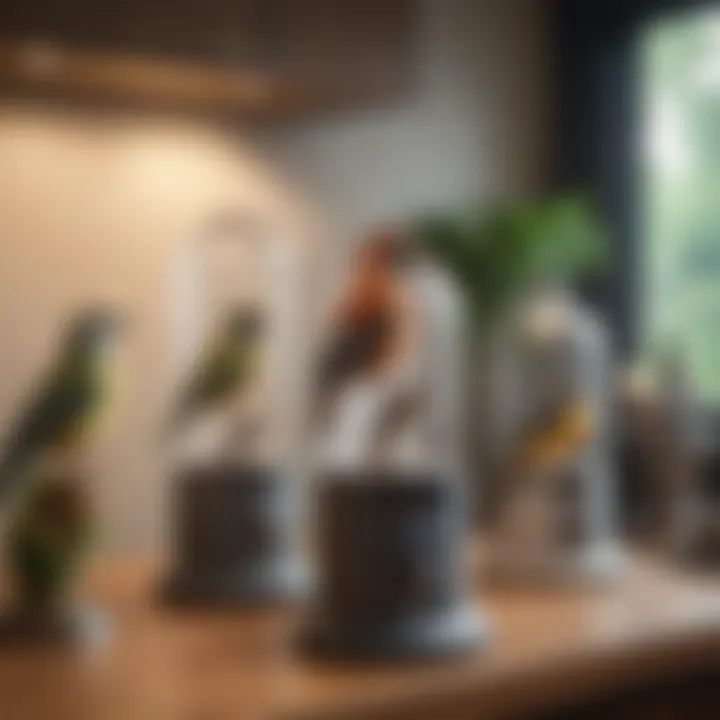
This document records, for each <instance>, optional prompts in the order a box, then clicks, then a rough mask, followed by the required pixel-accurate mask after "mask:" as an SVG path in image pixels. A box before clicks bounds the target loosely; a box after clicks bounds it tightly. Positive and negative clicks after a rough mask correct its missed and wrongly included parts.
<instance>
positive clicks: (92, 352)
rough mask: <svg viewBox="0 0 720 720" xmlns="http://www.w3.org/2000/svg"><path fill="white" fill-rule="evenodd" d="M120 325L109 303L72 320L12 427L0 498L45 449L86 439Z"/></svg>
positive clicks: (0, 465) (0, 466)
mask: <svg viewBox="0 0 720 720" xmlns="http://www.w3.org/2000/svg"><path fill="white" fill-rule="evenodd" d="M120 325H121V322H120V318H119V316H118V315H117V313H114V312H112V311H111V310H109V309H105V308H102V309H100V308H95V309H91V310H88V311H84V312H83V313H81V314H80V315H78V316H77V317H76V318H75V319H74V320H73V321H72V322H71V323H70V326H69V327H68V329H67V331H66V333H65V334H64V336H63V338H62V339H61V350H60V353H59V358H58V360H57V361H56V363H55V366H54V367H53V369H52V370H51V371H50V373H49V374H48V375H47V377H46V378H45V380H44V381H43V382H42V384H41V385H40V387H39V389H38V390H37V391H36V392H35V393H34V394H33V396H32V399H31V401H30V402H29V404H28V406H27V407H26V409H25V411H24V412H23V413H22V414H20V420H19V421H18V422H17V423H16V425H15V427H14V429H13V430H12V431H11V432H10V433H9V436H8V438H9V439H8V441H7V446H6V448H5V453H4V456H3V458H2V460H0V502H2V500H4V499H5V498H6V497H7V496H8V495H9V494H10V493H12V492H13V491H14V490H15V489H16V488H17V487H18V486H21V485H22V483H23V482H24V481H25V479H26V478H27V477H28V475H29V474H30V469H31V467H32V464H33V462H34V461H35V460H36V459H37V458H38V457H39V456H40V454H41V453H42V452H43V451H45V450H48V449H51V448H62V447H67V446H70V445H75V444H79V443H81V442H82V441H83V440H84V439H85V436H86V432H87V431H88V430H89V429H90V424H91V421H92V420H93V419H94V418H95V416H96V414H97V413H98V412H99V411H100V410H102V409H103V405H104V400H105V397H106V390H107V389H108V388H107V380H108V377H107V375H108V373H107V368H106V366H105V360H106V359H107V355H106V352H105V350H106V349H107V347H108V345H109V343H110V341H112V340H114V339H115V337H116V335H117V331H118V330H119V328H120Z"/></svg>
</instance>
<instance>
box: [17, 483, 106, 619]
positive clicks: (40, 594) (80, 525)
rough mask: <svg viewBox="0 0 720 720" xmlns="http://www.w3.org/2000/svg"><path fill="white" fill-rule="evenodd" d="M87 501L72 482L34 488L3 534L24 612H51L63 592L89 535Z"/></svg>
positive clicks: (91, 534) (81, 491)
mask: <svg viewBox="0 0 720 720" xmlns="http://www.w3.org/2000/svg"><path fill="white" fill-rule="evenodd" d="M91 518H92V513H91V509H90V503H89V498H88V497H87V495H86V493H85V492H84V491H83V488H82V485H81V484H79V483H77V482H76V481H73V480H71V479H69V478H68V479H56V480H53V481H45V482H41V483H38V484H37V485H36V486H35V487H34V488H33V490H32V491H31V493H30V496H29V497H28V499H27V501H26V503H25V505H24V507H23V509H22V511H21V512H20V513H18V515H17V517H16V518H15V520H14V522H13V523H12V524H11V527H10V532H9V535H8V559H9V569H10V571H11V573H12V578H13V581H14V585H15V590H16V593H17V594H18V596H19V597H18V599H20V600H22V601H23V603H24V604H25V606H26V607H30V608H45V607H53V606H54V604H55V603H56V601H58V600H60V599H61V598H62V597H63V596H64V594H65V593H66V592H67V590H68V587H69V585H70V583H71V581H72V579H73V578H74V576H75V571H76V570H77V569H78V568H79V566H80V564H81V561H82V559H83V558H84V556H85V554H86V553H87V552H88V551H89V549H90V547H91V544H92V539H93V535H94V528H93V524H92V521H91Z"/></svg>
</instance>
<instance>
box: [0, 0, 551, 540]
mask: <svg viewBox="0 0 720 720" xmlns="http://www.w3.org/2000/svg"><path fill="white" fill-rule="evenodd" d="M549 20H550V18H549V14H548V8H547V7H546V6H544V4H543V3H539V2H535V1H534V0H512V2H505V3H502V4H498V3H495V2H492V1H491V0H488V1H487V2H463V1H462V0H449V1H447V0H445V1H443V2H433V1H429V2H424V1H417V2H415V1H413V0H409V1H399V0H392V2H385V1H372V2H362V3H360V2H352V1H347V0H344V1H342V2H337V1H335V0H325V1H323V0H312V2H307V3H306V2H303V3H295V2H278V1H270V0H262V1H258V0H254V1H248V2H246V1H243V2H226V1H225V0H212V2H209V3H193V2H183V3H181V4H178V3H177V2H172V3H169V2H164V1H163V0H154V1H153V2H150V3H147V2H137V3H129V4H128V3H124V4H122V6H121V5H119V4H110V3H89V2H87V3H86V2H81V1H79V0H74V1H73V2H71V3H62V4H59V3H55V2H52V1H50V0H47V1H46V0H31V1H30V2H26V1H24V0H23V2H19V1H18V2H14V0H6V2H4V3H3V23H2V52H1V53H0V75H1V76H2V88H3V93H2V106H1V107H0V167H1V168H2V171H1V174H2V179H1V180H0V235H1V236H2V238H3V239H2V243H1V244H0V347H2V348H3V350H2V373H1V374H0V421H4V423H3V426H6V424H5V423H6V422H7V421H8V420H9V418H10V417H12V414H13V412H16V411H17V407H18V402H19V401H20V399H21V398H22V397H23V395H24V394H27V392H28V391H29V389H30V388H32V386H33V384H34V383H35V382H36V379H37V377H38V374H39V373H40V372H41V371H42V369H44V368H45V367H46V366H47V365H48V362H49V361H50V358H51V355H52V352H53V351H54V348H55V344H56V342H57V331H58V329H59V328H60V326H61V325H62V323H63V321H64V320H65V319H66V318H67V317H68V316H69V314H71V313H72V312H73V310H74V309H76V308H77V306H78V305H80V304H83V303H87V302H88V301H93V300H98V299H100V300H110V301H113V302H117V303H119V304H121V305H123V306H126V307H127V309H128V310H129V312H130V314H131V316H132V318H133V327H132V332H131V336H130V340H129V342H128V343H126V344H125V347H124V349H123V370H122V374H123V382H124V383H125V384H126V385H127V387H126V391H127V392H126V393H124V394H123V401H122V402H123V407H122V408H121V411H119V414H120V415H121V417H119V418H118V422H117V428H116V431H115V432H113V433H109V434H108V439H107V443H108V444H109V446H108V447H107V448H104V449H103V458H104V460H103V462H104V471H103V473H102V474H101V477H100V478H99V479H98V482H97V483H96V484H95V485H94V487H93V492H95V493H96V495H97V497H96V501H97V503H98V507H99V512H100V513H101V515H102V517H103V521H104V522H105V523H106V530H105V536H106V537H105V542H106V545H107V548H108V550H112V551H128V550H139V549H142V550H147V549H153V548H156V547H157V544H158V542H159V539H160V538H161V537H162V534H163V530H162V524H163V522H164V520H163V518H164V507H163V505H164V500H163V497H164V495H163V487H162V484H161V482H160V478H161V477H162V459H161V457H159V449H158V447H157V443H156V442H155V438H154V436H153V428H157V427H158V426H159V425H158V424H159V422H160V421H161V418H162V413H163V411H164V409H165V398H166V394H167V391H168V389H169V388H170V386H171V384H172V378H171V377H169V376H168V373H167V368H168V362H169V361H168V342H169V340H168V330H167V320H168V302H169V301H168V278H169V270H168V268H169V264H170V262H171V260H172V257H173V253H174V252H176V251H177V250H178V248H179V247H180V246H181V244H182V243H184V242H187V241H188V239H189V238H190V237H191V236H192V235H193V234H195V233H198V232H200V231H201V229H202V227H203V224H204V223H206V222H207V217H208V216H209V215H211V214H212V213H214V212H216V210H217V208H219V207H225V206H228V205H229V204H232V203H236V204H240V205H243V206H247V207H254V208H258V209H259V211H261V212H262V213H264V214H266V215H269V216H271V217H273V218H274V219H275V222H276V223H277V226H278V232H280V233H284V234H286V235H287V236H288V238H290V239H291V240H292V241H293V242H297V243H300V244H302V245H303V246H305V247H306V251H307V256H308V257H307V261H308V264H309V266H310V267H311V268H312V271H311V280H310V282H309V283H308V285H309V286H310V289H312V288H318V287H319V288H323V287H328V286H332V285H333V283H337V282H339V281H340V273H339V270H340V269H341V268H342V267H343V266H344V263H345V262H346V259H347V257H348V253H349V249H350V248H351V247H352V244H353V242H354V240H355V239H356V238H357V236H358V234H360V233H362V232H363V231H364V230H366V229H367V227H368V226H369V225H372V224H374V223H377V222H386V221H404V220H406V219H408V218H412V217H413V216H415V215H417V214H418V213H420V212H424V211H427V210H429V209H435V208H442V209H447V208H455V207H458V208H459V207H464V206H465V205H467V204H469V203H477V202H480V201H490V200H493V199H501V198H513V197H520V196H525V195H527V194H530V193H533V192H534V191H536V190H537V189H538V188H539V187H541V183H542V177H543V160H544V159H545V158H547V153H548V147H547V136H548V108H549V97H548V82H549V64H548V61H549V50H550V48H549V42H548V32H549ZM320 295H321V293H320V292H319V291H318V296H320Z"/></svg>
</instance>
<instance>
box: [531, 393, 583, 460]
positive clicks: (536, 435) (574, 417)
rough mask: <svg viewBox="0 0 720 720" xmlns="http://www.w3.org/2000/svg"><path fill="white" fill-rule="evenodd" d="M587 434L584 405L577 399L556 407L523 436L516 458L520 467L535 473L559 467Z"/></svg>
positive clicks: (573, 452)
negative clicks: (548, 415) (551, 467)
mask: <svg viewBox="0 0 720 720" xmlns="http://www.w3.org/2000/svg"><path fill="white" fill-rule="evenodd" d="M591 430H592V426H591V421H590V414H589V411H588V408H587V406H586V404H585V402H583V401H582V400H581V399H577V400H574V401H570V402H567V403H564V404H562V405H560V407H558V408H556V409H554V410H553V412H552V413H551V415H550V417H547V416H546V417H545V418H543V421H542V422H541V423H534V424H533V426H532V427H531V428H530V429H529V430H528V431H527V432H526V433H525V436H524V437H523V439H522V441H521V445H520V450H519V453H518V456H517V458H518V461H519V464H520V467H521V468H522V469H523V470H524V471H525V472H528V471H529V472H535V471H537V470H542V469H544V468H547V467H550V466H557V465H559V464H561V463H562V462H564V461H566V460H567V459H569V458H570V457H572V456H573V455H574V454H575V453H576V452H577V450H578V448H579V447H580V446H581V445H582V444H583V443H584V442H585V441H586V440H587V439H588V438H589V437H590V433H591Z"/></svg>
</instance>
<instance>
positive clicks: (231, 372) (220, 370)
mask: <svg viewBox="0 0 720 720" xmlns="http://www.w3.org/2000/svg"><path fill="white" fill-rule="evenodd" d="M261 332H262V322H261V316H260V312H259V311H258V310H257V309H256V308H248V307H237V308H233V309H231V310H230V311H228V313H227V317H226V318H225V320H224V322H222V323H221V325H220V327H219V330H218V331H217V333H216V335H215V337H214V338H213V340H212V342H211V344H210V346H209V348H208V349H207V351H206V352H205V353H204V354H203V356H202V357H201V358H200V361H199V362H198V364H197V367H196V368H195V370H194V371H193V372H192V373H191V376H190V379H189V381H188V383H187V385H186V386H185V388H184V390H183V391H182V392H181V396H180V400H179V402H178V404H177V407H176V408H175V411H174V412H173V414H172V416H171V419H170V427H169V429H170V432H171V433H174V432H176V431H177V430H179V429H180V428H181V427H182V426H183V425H185V423H186V422H188V421H189V420H190V419H191V418H192V417H194V416H196V415H197V414H199V413H202V412H205V411H207V410H210V409H211V408H213V407H215V406H218V405H221V404H222V403H225V402H229V401H230V400H231V399H232V398H234V397H235V395H236V394H237V393H238V392H240V391H242V390H245V389H246V388H247V387H249V386H250V385H251V382H252V380H253V378H254V376H255V371H256V369H257V364H258V362H257V361H258V356H259V353H258V343H259V340H260V334H261Z"/></svg>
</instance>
